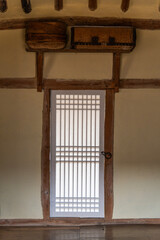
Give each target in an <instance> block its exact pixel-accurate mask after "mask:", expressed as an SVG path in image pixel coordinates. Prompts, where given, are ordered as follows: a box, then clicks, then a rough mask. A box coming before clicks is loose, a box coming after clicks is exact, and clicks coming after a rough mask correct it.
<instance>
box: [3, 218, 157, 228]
mask: <svg viewBox="0 0 160 240" xmlns="http://www.w3.org/2000/svg"><path fill="white" fill-rule="evenodd" d="M120 224H133V225H134V224H153V225H154V224H160V218H140V219H139V218H137V219H136V218H131V219H111V220H108V221H92V220H90V219H88V220H85V221H83V219H80V220H79V221H76V219H74V221H73V220H72V222H71V221H69V220H68V221H63V223H62V221H61V220H60V221H59V222H58V221H57V220H49V221H46V220H44V219H1V220H0V227H4V226H6V227H7V226H17V227H28V226H35V227H36V226H42V227H46V226H51V227H76V226H96V225H99V226H100V225H120Z"/></svg>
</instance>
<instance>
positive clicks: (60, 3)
mask: <svg viewBox="0 0 160 240" xmlns="http://www.w3.org/2000/svg"><path fill="white" fill-rule="evenodd" d="M55 9H56V10H57V11H60V10H62V9H63V0H55Z"/></svg>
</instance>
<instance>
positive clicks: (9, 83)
mask: <svg viewBox="0 0 160 240" xmlns="http://www.w3.org/2000/svg"><path fill="white" fill-rule="evenodd" d="M36 85H37V84H36V78H1V79H0V88H17V89H19V88H20V89H21V88H26V89H32V88H36Z"/></svg>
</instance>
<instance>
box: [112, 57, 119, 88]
mask: <svg viewBox="0 0 160 240" xmlns="http://www.w3.org/2000/svg"><path fill="white" fill-rule="evenodd" d="M120 58H121V55H120V53H113V73H112V76H113V79H112V80H113V82H114V83H115V90H116V92H118V91H119V87H120Z"/></svg>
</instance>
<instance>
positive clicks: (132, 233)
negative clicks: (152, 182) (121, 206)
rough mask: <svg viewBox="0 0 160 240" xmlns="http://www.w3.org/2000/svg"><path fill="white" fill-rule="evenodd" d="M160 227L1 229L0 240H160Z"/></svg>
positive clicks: (117, 226) (116, 226)
mask: <svg viewBox="0 0 160 240" xmlns="http://www.w3.org/2000/svg"><path fill="white" fill-rule="evenodd" d="M159 239H160V225H112V226H97V227H95V226H94V227H77V228H73V229H72V228H65V229H64V228H60V227H59V228H52V227H0V240H159Z"/></svg>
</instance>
